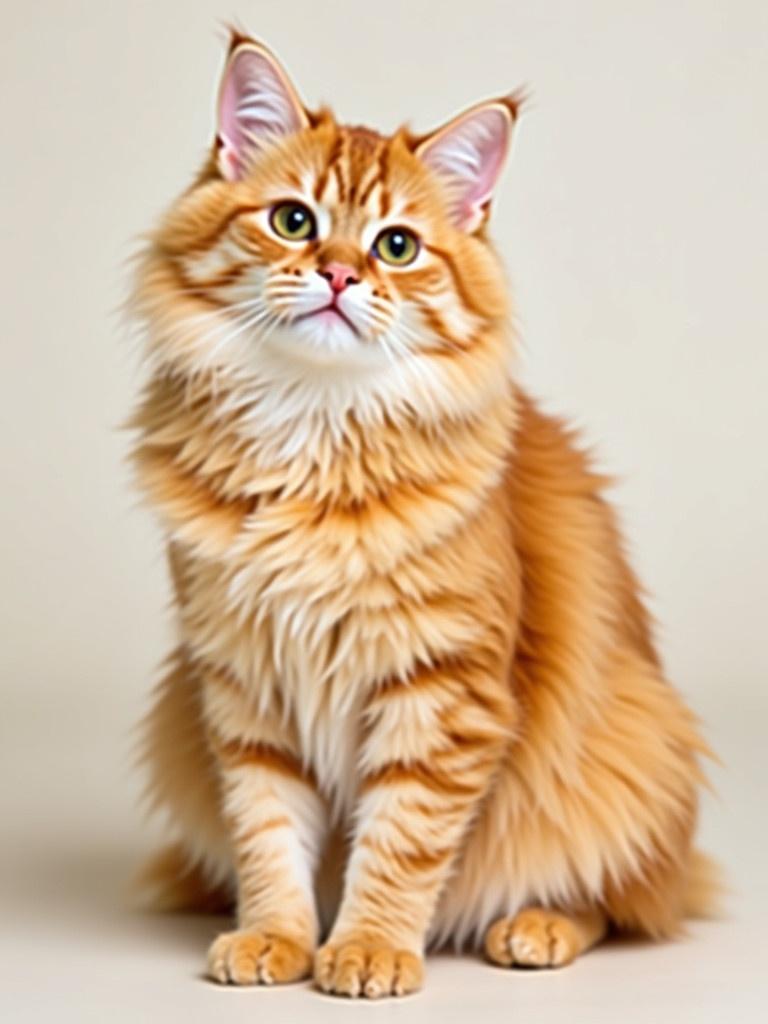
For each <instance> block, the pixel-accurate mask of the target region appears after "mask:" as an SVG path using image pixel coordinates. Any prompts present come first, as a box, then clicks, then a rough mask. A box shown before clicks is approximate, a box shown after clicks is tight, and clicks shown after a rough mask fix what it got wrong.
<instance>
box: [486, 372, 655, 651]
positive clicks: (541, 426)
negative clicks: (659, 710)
mask: <svg viewBox="0 0 768 1024" xmlns="http://www.w3.org/2000/svg"><path fill="white" fill-rule="evenodd" d="M516 406H517V419H516V426H515V431H514V442H513V453H512V459H511V462H510V470H509V473H508V476H507V481H506V487H507V495H508V500H509V504H510V511H511V516H512V522H513V534H514V538H515V547H516V552H517V557H518V559H519V563H520V567H521V581H522V591H523V600H522V602H521V622H520V630H519V637H520V639H519V644H518V648H519V650H520V651H522V652H523V655H525V652H526V651H527V650H528V648H529V647H530V646H531V645H534V646H535V649H536V651H537V656H538V658H539V659H542V658H544V659H545V660H546V658H547V657H551V658H552V659H553V662H554V661H555V660H556V659H557V658H570V661H571V663H573V662H574V661H575V660H576V659H575V658H574V657H573V653H572V652H581V655H582V656H583V657H585V658H592V657H594V656H595V655H596V653H597V652H598V651H599V650H600V649H608V648H614V647H617V646H620V647H628V648H631V649H632V650H633V651H635V652H636V653H638V654H640V655H641V656H642V657H643V658H644V659H646V660H648V661H650V662H651V663H653V664H658V657H657V654H656V652H655V649H654V645H653V639H652V635H651V622H650V616H649V614H648V612H647V609H646V607H645V604H644V602H643V591H642V588H641V586H640V584H639V582H638V579H637V577H636V576H635V574H634V572H633V570H632V569H631V567H630V565H629V563H628V561H627V558H626V555H625V551H624V542H623V539H622V535H621V530H620V527H619V523H618V520H617V516H616V513H615V511H614V509H613V507H612V504H611V503H610V502H609V501H608V500H607V498H606V496H605V492H606V490H607V489H608V488H609V487H610V486H611V485H612V484H613V482H614V481H613V478H612V477H610V476H608V475H606V474H605V473H602V472H599V471H597V470H596V469H595V468H594V466H593V463H592V456H591V453H590V452H589V451H588V450H587V449H585V447H584V446H583V444H582V443H581V441H580V438H579V436H578V432H577V431H576V430H574V429H573V428H571V427H569V426H568V425H567V424H566V423H565V422H564V421H563V420H562V419H561V418H559V417H556V416H553V415H550V414H548V413H545V412H543V411H542V409H541V408H540V407H539V405H538V404H537V403H536V402H535V401H534V400H533V399H532V398H531V397H530V396H529V395H528V394H527V393H525V392H524V391H523V390H521V389H518V390H517V391H516ZM542 638H543V639H545V640H547V641H549V643H548V644H547V643H546V642H545V643H542V642H541V640H542Z"/></svg>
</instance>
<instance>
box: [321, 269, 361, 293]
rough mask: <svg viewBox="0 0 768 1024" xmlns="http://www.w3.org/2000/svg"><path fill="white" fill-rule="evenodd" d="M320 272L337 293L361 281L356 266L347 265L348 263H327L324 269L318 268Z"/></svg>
mask: <svg viewBox="0 0 768 1024" xmlns="http://www.w3.org/2000/svg"><path fill="white" fill-rule="evenodd" d="M318 274H319V275H320V277H324V278H325V279H326V281H327V282H328V284H330V286H331V289H332V290H333V292H334V293H335V294H337V295H338V293H339V292H343V291H344V289H345V288H348V287H349V285H351V284H359V283H360V278H359V277H358V276H357V272H356V270H355V268H354V267H349V266H347V264H346V263H326V264H325V266H324V267H323V269H322V270H318Z"/></svg>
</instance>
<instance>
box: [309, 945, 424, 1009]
mask: <svg viewBox="0 0 768 1024" xmlns="http://www.w3.org/2000/svg"><path fill="white" fill-rule="evenodd" d="M423 978H424V961H423V959H422V957H421V956H419V954H418V953H413V952H409V951H408V950H405V949H396V948H395V947H394V946H392V945H390V944H389V943H387V942H385V941H383V940H375V939H374V940H372V939H370V938H363V937H360V938H357V937H355V936H351V937H349V938H348V939H347V940H345V941H343V942H328V943H326V945H325V946H323V947H322V948H321V949H319V950H318V951H317V954H316V955H315V981H316V982H317V984H318V985H319V987H320V988H321V989H322V990H323V992H332V993H334V994H335V995H339V996H352V997H355V996H367V997H368V999H379V998H380V997H381V996H404V995H406V994H407V993H408V992H415V991H416V989H418V988H421V983H422V980H423Z"/></svg>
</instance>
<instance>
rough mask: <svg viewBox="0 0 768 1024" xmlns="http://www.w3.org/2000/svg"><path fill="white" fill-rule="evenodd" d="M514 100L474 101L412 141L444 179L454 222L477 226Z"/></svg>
mask: <svg viewBox="0 0 768 1024" xmlns="http://www.w3.org/2000/svg"><path fill="white" fill-rule="evenodd" d="M518 106H519V104H518V100H517V99H516V97H514V96H511V97H506V98H504V99H503V100H494V101H493V102H489V103H481V104H478V106H476V107H472V108H471V109H470V110H467V111H466V112H465V113H463V114H459V116H458V117H456V118H454V119H453V120H452V121H449V122H448V124H447V125H445V126H444V127H442V128H439V129H438V130H437V131H435V132H433V133H432V134H431V135H428V136H427V137H426V138H425V139H422V140H421V141H420V142H419V144H418V146H417V147H416V153H417V155H418V156H419V157H420V158H421V159H422V160H423V161H424V163H425V164H426V165H427V166H428V167H430V168H431V169H432V170H433V171H435V172H436V173H437V174H438V175H439V176H440V177H441V178H443V179H444V181H445V182H446V185H447V187H448V190H449V196H450V200H451V206H452V216H453V219H454V222H455V223H456V225H457V227H460V228H461V229H462V230H464V231H468V232H472V231H475V230H477V228H478V227H479V226H480V225H481V224H482V223H483V221H484V220H485V212H486V208H487V206H488V203H489V202H490V201H491V198H492V196H493V192H494V189H495V188H496V184H497V182H498V180H499V177H500V175H501V170H502V168H503V166H504V161H505V159H506V156H507V152H508V150H509V144H510V140H511V137H512V126H513V124H514V122H515V118H516V116H517V111H518Z"/></svg>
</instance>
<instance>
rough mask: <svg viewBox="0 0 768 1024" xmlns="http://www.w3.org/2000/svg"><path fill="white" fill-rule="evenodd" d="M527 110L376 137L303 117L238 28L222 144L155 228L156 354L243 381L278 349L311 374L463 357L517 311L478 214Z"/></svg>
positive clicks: (275, 68) (507, 104)
mask: <svg viewBox="0 0 768 1024" xmlns="http://www.w3.org/2000/svg"><path fill="white" fill-rule="evenodd" d="M517 109H518V105H517V99H516V98H515V97H506V98H503V99H499V100H495V101H489V102H484V103H480V104H478V105H477V106H475V107H472V108H470V109H469V110H467V111H466V112H464V113H462V114H460V115H459V116H457V117H456V118H454V119H453V120H451V121H450V122H448V123H447V124H446V125H445V126H443V127H441V128H439V129H438V130H437V131H434V132H431V133H429V134H427V135H422V136H418V137H417V136H415V135H413V134H411V133H410V132H408V131H407V130H406V129H400V130H399V131H397V132H396V133H395V134H394V135H392V136H382V135H380V134H378V133H377V132H375V131H372V130H370V129H368V128H362V127H348V126H343V125H340V124H338V123H337V122H336V120H335V118H334V117H333V115H332V114H331V113H330V112H329V111H328V110H325V109H323V110H321V111H320V112H317V113H313V112H311V111H309V110H308V109H307V108H306V107H305V106H304V105H303V103H302V102H301V100H300V99H299V96H298V93H297V91H296V89H295V88H294V86H293V85H292V84H291V82H290V80H289V78H288V76H287V74H286V72H285V70H284V69H283V68H282V66H281V65H280V64H279V63H278V61H277V60H276V58H275V57H274V56H273V55H272V54H271V53H270V52H269V51H268V50H267V49H266V48H264V47H263V46H262V45H260V44H258V43H256V42H253V41H251V40H248V39H243V38H236V39H234V40H233V43H232V46H231V49H230V53H229V56H228V59H227V63H226V66H225V69H224V74H223V78H222V82H221V87H220V91H219V98H218V127H217V136H216V142H215V146H214V148H213V152H212V154H211V156H210V159H209V160H208V163H207V164H206V167H205V168H204V170H203V172H202V173H201V174H200V176H199V177H198V179H197V181H196V182H195V184H194V185H193V186H192V187H191V188H190V189H189V190H188V191H187V192H186V193H185V194H184V195H183V196H182V197H181V198H180V199H179V200H178V202H177V203H176V204H175V205H174V206H173V208H172V209H171V211H170V212H169V214H168V215H167V216H166V217H165V219H164V221H163V223H162V224H161V225H160V227H159V229H158V230H157V232H156V233H155V236H154V245H153V258H152V260H151V261H150V265H149V267H148V269H147V272H146V274H145V278H144V281H143V284H142V288H143V306H144V309H145V311H146V310H147V309H149V310H150V311H151V316H152V317H153V318H154V320H155V327H156V328H157V325H158V324H159V325H160V326H161V327H162V325H163V324H165V326H166V329H164V330H163V329H160V330H157V329H156V330H155V338H154V342H153V344H154V347H155V354H156V355H158V356H159V357H160V358H161V361H163V362H165V363H166V364H168V365H175V366H176V367H177V368H178V367H179V366H181V367H182V368H183V369H185V370H187V371H190V372H203V371H205V369H206V368H207V369H211V370H216V371H217V372H221V373H223V374H225V375H226V374H227V373H231V374H235V375H238V374H239V375H240V376H241V377H242V376H248V375H251V374H254V373H255V374H258V371H259V366H260V365H265V364H266V363H269V364H270V365H271V366H273V367H274V365H276V361H277V362H279V360H281V359H282V358H284V359H285V360H287V361H291V363H292V365H294V366H302V365H305V366H306V368H307V373H314V374H321V373H326V374H327V373H329V372H337V373H343V372H344V371H345V370H349V369H350V368H355V371H356V372H358V373H363V372H369V373H372V374H378V373H382V374H386V373H389V372H392V373H395V372H399V371H401V370H402V368H403V366H404V365H405V364H409V365H410V364H411V363H414V362H416V363H420V364H421V366H420V370H419V373H420V374H421V376H422V379H423V375H424V373H425V372H429V371H428V366H426V367H425V364H427V363H428V362H429V360H444V361H445V360H449V359H451V358H453V357H455V358H461V357H464V358H465V359H466V358H469V356H468V354H469V353H471V352H472V350H473V348H475V347H476V346H478V345H479V343H480V339H481V338H482V337H483V336H484V335H486V334H487V333H488V332H489V331H491V332H493V331H497V330H500V329H501V328H500V325H501V324H506V319H507V299H506V288H505V284H504V279H503V274H502V271H501V269H500V266H499V263H498V260H497V257H496V255H495V253H494V251H493V249H492V247H491V245H490V244H489V242H488V240H487V238H486V234H485V224H486V221H487V218H488V211H489V205H490V202H491V199H492V196H493V192H494V188H495V186H496V184H497V181H498V178H499V175H500V172H501V169H502V166H503V164H504V160H505V156H506V154H507V150H508V147H509V142H510V136H511V133H512V128H513V124H514V121H515V118H516V115H517ZM464 370H465V371H469V372H471V363H468V364H467V366H465V367H464ZM401 376H402V374H401Z"/></svg>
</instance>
